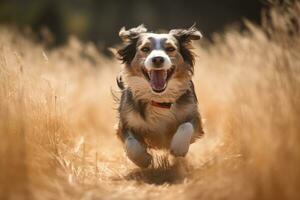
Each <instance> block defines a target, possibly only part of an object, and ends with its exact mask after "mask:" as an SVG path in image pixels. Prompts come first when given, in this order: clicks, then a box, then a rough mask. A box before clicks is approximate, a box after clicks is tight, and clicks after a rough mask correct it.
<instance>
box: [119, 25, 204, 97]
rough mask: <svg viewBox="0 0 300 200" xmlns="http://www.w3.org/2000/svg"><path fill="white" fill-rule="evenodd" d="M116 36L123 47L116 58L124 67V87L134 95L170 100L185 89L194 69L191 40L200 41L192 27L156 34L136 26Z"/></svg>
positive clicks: (197, 33)
mask: <svg viewBox="0 0 300 200" xmlns="http://www.w3.org/2000/svg"><path fill="white" fill-rule="evenodd" d="M119 34H120V37H121V38H122V39H123V41H124V44H125V45H124V47H123V48H121V49H119V50H118V55H119V58H120V59H121V60H122V61H123V63H125V75H126V83H127V85H128V86H129V87H130V88H131V89H132V90H133V92H134V93H136V94H137V95H140V96H145V94H146V93H147V92H148V93H149V92H150V93H151V94H152V97H153V96H154V97H155V96H156V97H157V96H164V95H166V96H170V95H171V96H172V95H173V96H174V95H175V93H176V92H178V93H180V91H181V90H184V89H186V87H187V85H188V82H189V80H190V79H191V76H192V74H193V65H194V56H193V53H192V52H191V40H198V39H200V38H201V34H200V32H199V31H197V30H196V29H195V27H191V28H189V29H187V30H184V29H175V30H171V31H170V32H169V33H167V34H156V33H149V32H147V30H146V28H145V27H144V26H138V27H136V28H133V29H130V30H125V29H124V28H123V29H121V31H120V33H119ZM149 90H151V91H149ZM148 97H149V95H148ZM150 98H151V97H150Z"/></svg>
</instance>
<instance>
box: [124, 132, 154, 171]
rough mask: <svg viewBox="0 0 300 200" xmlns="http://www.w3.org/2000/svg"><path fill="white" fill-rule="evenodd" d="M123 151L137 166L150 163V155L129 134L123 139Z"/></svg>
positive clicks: (144, 165) (145, 165)
mask: <svg viewBox="0 0 300 200" xmlns="http://www.w3.org/2000/svg"><path fill="white" fill-rule="evenodd" d="M125 151H126V154H127V156H128V158H129V159H130V160H131V161H132V162H133V163H135V164H136V165H138V166H139V167H148V166H149V165H150V163H151V159H152V157H151V155H150V154H149V153H147V151H146V149H145V148H144V147H143V146H142V145H141V144H140V143H139V141H137V140H136V139H135V138H134V137H133V136H132V135H131V134H129V137H127V138H126V140H125Z"/></svg>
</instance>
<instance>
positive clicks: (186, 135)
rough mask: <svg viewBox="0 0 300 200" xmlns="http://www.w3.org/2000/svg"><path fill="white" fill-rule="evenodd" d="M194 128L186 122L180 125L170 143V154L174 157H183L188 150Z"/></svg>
mask: <svg viewBox="0 0 300 200" xmlns="http://www.w3.org/2000/svg"><path fill="white" fill-rule="evenodd" d="M193 133H194V127H193V125H192V124H191V123H189V122H186V123H183V124H181V125H180V126H179V127H178V129H177V131H176V133H175V135H174V136H173V138H172V142H171V147H170V150H171V153H172V154H173V155H174V156H185V155H186V154H187V152H188V150H189V146H190V142H191V138H192V135H193Z"/></svg>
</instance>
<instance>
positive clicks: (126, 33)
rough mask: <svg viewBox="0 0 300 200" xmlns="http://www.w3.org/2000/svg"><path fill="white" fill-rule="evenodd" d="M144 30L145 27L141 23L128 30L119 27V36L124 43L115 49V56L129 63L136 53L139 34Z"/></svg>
mask: <svg viewBox="0 0 300 200" xmlns="http://www.w3.org/2000/svg"><path fill="white" fill-rule="evenodd" d="M146 32H147V29H146V28H145V27H144V25H143V24H141V25H139V26H138V27H135V28H132V29H129V30H126V29H125V27H123V28H121V30H120V32H119V36H120V38H121V39H122V40H123V42H124V45H123V46H122V47H121V48H119V49H118V50H117V57H118V59H119V60H121V61H122V63H125V64H126V65H130V63H131V61H132V60H133V58H134V56H135V53H136V43H137V41H138V39H139V36H140V34H141V33H146Z"/></svg>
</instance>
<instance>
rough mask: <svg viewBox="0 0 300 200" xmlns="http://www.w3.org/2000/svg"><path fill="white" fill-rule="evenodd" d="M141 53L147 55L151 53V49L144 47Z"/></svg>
mask: <svg viewBox="0 0 300 200" xmlns="http://www.w3.org/2000/svg"><path fill="white" fill-rule="evenodd" d="M141 51H142V52H145V53H148V52H149V51H150V48H149V47H143V48H141Z"/></svg>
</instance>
